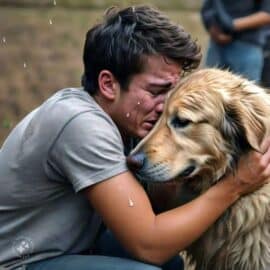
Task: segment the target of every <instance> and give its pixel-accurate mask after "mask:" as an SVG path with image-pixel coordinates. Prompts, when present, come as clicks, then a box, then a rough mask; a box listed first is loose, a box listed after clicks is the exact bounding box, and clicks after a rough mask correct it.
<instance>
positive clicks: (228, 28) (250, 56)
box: [201, 0, 270, 82]
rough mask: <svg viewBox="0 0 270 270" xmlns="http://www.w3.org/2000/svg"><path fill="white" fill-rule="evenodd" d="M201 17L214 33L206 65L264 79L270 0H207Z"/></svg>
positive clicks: (209, 30)
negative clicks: (264, 53)
mask: <svg viewBox="0 0 270 270" xmlns="http://www.w3.org/2000/svg"><path fill="white" fill-rule="evenodd" d="M201 17H202V21H203V24H204V26H205V28H206V30H207V31H208V33H209V35H210V41H209V45H208V50H207V53H206V59H205V65H206V66H208V67H220V68H225V69H226V68H228V69H229V70H231V71H233V72H235V73H238V74H240V75H243V76H244V77H246V78H247V79H250V80H253V81H256V82H260V80H261V74H262V69H263V64H264V56H263V47H264V43H265V35H266V28H265V26H266V25H269V24H270V0H245V1H235V0H204V2H203V5H202V8H201Z"/></svg>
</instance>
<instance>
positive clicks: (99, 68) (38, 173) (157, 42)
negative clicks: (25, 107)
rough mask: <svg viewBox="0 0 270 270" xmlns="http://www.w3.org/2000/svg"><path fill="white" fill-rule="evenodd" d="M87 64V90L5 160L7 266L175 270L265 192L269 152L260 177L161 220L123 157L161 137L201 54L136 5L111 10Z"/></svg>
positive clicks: (63, 99) (49, 108)
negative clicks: (162, 118)
mask: <svg viewBox="0 0 270 270" xmlns="http://www.w3.org/2000/svg"><path fill="white" fill-rule="evenodd" d="M83 59H84V68H85V69H84V76H83V86H84V87H83V89H74V88H69V89H64V90H61V91H59V92H57V93H56V94H55V95H53V96H52V97H51V98H49V99H48V100H47V101H46V102H44V103H43V104H42V105H41V106H40V107H39V108H37V109H36V110H34V111H33V112H31V113H30V114H29V115H28V116H26V117H25V119H23V120H22V121H21V122H20V123H19V124H18V125H17V126H16V127H15V129H14V130H13V131H12V132H11V134H10V135H9V137H8V138H7V140H6V141H5V142H4V144H3V147H2V149H1V152H0V181H1V190H0V213H1V215H0V224H1V229H0V250H1V252H0V261H1V266H2V267H6V268H7V269H14V268H16V267H22V268H23V267H25V268H26V269H28V270H41V269H50V270H54V269H55V270H56V269H66V270H75V269H76V270H77V269H81V270H84V269H104V270H105V269H110V270H111V269H119V270H122V269H137V270H139V269H149V270H154V269H160V268H159V267H158V266H154V265H163V266H162V267H163V269H169V268H166V267H167V264H165V263H166V262H168V261H170V260H171V259H172V258H175V257H174V256H176V255H177V254H178V252H179V251H180V250H182V249H184V248H185V247H186V246H187V245H189V244H190V243H191V242H192V241H194V240H195V239H197V238H198V237H199V236H200V235H201V234H202V233H203V232H204V231H205V230H206V229H207V228H208V227H209V226H210V225H211V224H212V223H213V222H214V221H215V220H216V219H217V218H218V217H219V216H220V215H221V214H222V213H223V212H224V211H225V210H226V208H227V207H229V206H230V205H231V204H232V203H234V202H235V200H237V199H238V198H239V197H240V196H241V195H243V194H246V193H248V192H250V191H253V190H255V189H256V188H258V187H259V186H261V185H262V184H263V183H265V181H266V180H265V179H266V177H268V176H269V174H270V172H269V170H270V166H268V164H269V159H270V151H268V152H267V151H265V152H266V153H265V154H264V155H263V156H261V155H259V154H253V156H252V162H253V163H254V169H253V175H248V173H249V172H246V171H245V168H244V166H243V165H242V166H240V168H239V171H238V173H237V174H236V176H228V177H227V179H224V180H223V181H221V182H220V183H219V184H217V185H216V186H215V187H213V188H211V189H210V190H209V191H208V192H206V193H205V194H204V195H202V196H201V197H199V198H198V199H196V200H194V201H193V202H191V203H189V204H187V205H185V206H183V207H179V208H176V209H173V210H171V211H168V212H164V213H162V214H159V215H155V214H154V212H153V210H152V207H151V204H150V202H149V199H148V197H147V194H146V193H145V191H144V189H143V188H142V186H141V185H140V183H139V182H138V181H137V180H136V179H135V178H134V176H133V175H132V173H131V172H129V170H128V168H127V165H126V160H125V159H126V158H125V152H126V153H128V152H129V150H128V149H129V148H131V147H132V145H131V144H132V140H133V139H140V138H143V137H144V136H145V135H146V134H147V133H148V132H149V131H150V130H151V128H152V127H153V125H154V124H155V122H156V121H157V119H158V118H159V115H160V114H161V112H162V110H163V104H164V100H165V96H166V94H167V93H168V91H170V89H172V88H173V87H174V85H175V84H176V83H177V82H178V81H179V80H180V78H181V74H182V73H183V71H187V70H192V69H193V68H194V67H196V66H197V65H198V63H199V60H200V51H199V49H198V47H197V45H196V43H194V42H193V41H192V40H191V38H190V36H189V35H188V34H187V33H186V32H185V31H184V30H183V29H182V28H181V27H179V26H177V25H176V24H173V23H172V22H171V21H170V20H169V19H168V18H167V17H166V16H165V15H163V14H161V13H160V12H158V11H156V10H155V9H153V8H150V7H147V6H138V7H128V8H126V9H123V10H120V11H117V10H115V9H112V10H110V11H109V12H108V13H107V15H106V17H105V19H104V21H103V22H102V23H100V24H98V25H96V26H94V27H93V28H92V29H90V30H89V32H88V33H87V36H86V41H85V47H84V57H83ZM263 148H264V149H266V147H265V146H264V147H263ZM254 176H256V177H254ZM242 179H245V181H243V180H242ZM205 213H207V215H205ZM101 220H102V221H104V223H105V224H106V226H107V227H108V228H109V229H110V230H111V231H112V232H113V234H114V236H115V237H116V238H117V239H118V241H119V242H120V243H121V246H123V247H124V249H125V252H126V255H123V256H125V257H129V259H127V258H119V257H118V258H116V257H112V256H110V255H111V254H110V251H108V253H106V252H104V250H106V248H107V247H108V246H109V245H110V244H111V242H110V241H109V240H108V242H107V241H106V239H105V241H103V243H104V242H105V244H103V246H102V244H101V245H100V241H99V240H97V235H98V231H99V227H100V224H101ZM97 243H98V245H99V247H98V249H97V248H95V244H97ZM97 250H99V251H97ZM90 251H92V254H91V255H90V253H91V252H90ZM82 254H84V255H82ZM99 254H102V255H105V256H96V255H99ZM178 262H179V261H178ZM164 264H165V265H164ZM177 267H178V269H180V267H182V266H181V262H179V263H178V266H177ZM174 269H177V268H176V267H175V268H174Z"/></svg>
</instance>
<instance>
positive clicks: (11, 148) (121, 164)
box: [0, 88, 127, 269]
mask: <svg viewBox="0 0 270 270" xmlns="http://www.w3.org/2000/svg"><path fill="white" fill-rule="evenodd" d="M125 171H127V166H126V161H125V155H124V149H123V142H122V139H121V136H120V133H119V131H118V129H117V127H116V126H115V124H114V123H113V121H112V120H111V118H110V117H109V116H108V115H107V114H106V113H105V112H104V111H103V110H102V109H101V108H100V107H99V106H98V104H97V103H96V102H95V101H94V100H93V99H92V97H91V96H90V95H89V94H88V93H86V92H84V91H83V90H82V89H75V88H70V89H64V90H61V91H59V92H57V93H56V94H54V95H53V96H52V97H51V98H49V99H48V100H47V101H46V102H45V103H43V104H42V105H41V106H40V107H38V108H37V109H36V110H34V111H33V112H31V113H30V114H29V115H27V116H26V117H25V118H24V119H23V120H22V121H21V122H20V123H19V124H18V125H17V126H16V127H15V128H14V130H13V131H12V132H11V134H10V135H9V137H8V138H7V140H6V141H5V142H4V144H3V146H2V148H1V150H0V269H2V268H3V269H14V268H16V267H18V266H22V269H23V268H24V267H23V265H24V264H27V263H29V262H33V261H37V260H41V259H44V258H49V257H53V256H58V255H61V254H76V253H80V252H82V251H86V250H88V249H90V248H91V246H92V244H93V241H94V239H95V236H96V233H97V231H98V228H99V226H100V223H101V220H100V218H99V217H98V215H97V214H96V213H95V212H94V211H93V209H92V208H91V205H90V204H89V202H88V201H87V199H86V198H85V196H84V195H83V194H82V193H80V192H79V191H81V190H82V189H83V188H85V187H88V186H91V185H93V184H95V183H97V182H100V181H103V180H106V179H108V178H110V177H113V176H115V175H117V174H120V173H123V172H125ZM20 269H21V268H20Z"/></svg>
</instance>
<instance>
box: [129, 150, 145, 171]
mask: <svg viewBox="0 0 270 270" xmlns="http://www.w3.org/2000/svg"><path fill="white" fill-rule="evenodd" d="M144 162H145V154H144V153H143V152H139V153H136V154H132V155H129V156H128V157H127V164H128V167H129V168H130V169H131V170H132V171H135V172H136V171H138V170H140V169H141V168H142V167H143V165H144Z"/></svg>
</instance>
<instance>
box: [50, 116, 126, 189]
mask: <svg viewBox="0 0 270 270" xmlns="http://www.w3.org/2000/svg"><path fill="white" fill-rule="evenodd" d="M47 163H48V165H49V167H50V168H51V170H54V171H55V172H57V174H58V175H62V176H63V178H64V180H65V181H69V182H70V183H71V184H72V185H73V187H74V189H75V191H76V192H78V191H80V190H81V189H83V188H85V187H88V186H90V185H93V184H95V183H98V182H100V181H103V180H106V179H108V178H110V177H113V176H115V175H117V174H120V173H123V172H125V171H127V170H128V168H127V165H126V158H125V155H124V148H123V143H122V139H121V136H120V133H119V131H118V129H117V128H116V126H115V125H114V123H113V122H112V121H111V120H110V119H109V118H108V117H105V116H104V115H102V114H101V113H99V112H96V113H95V112H85V113H81V114H80V115H78V116H76V117H74V118H73V119H71V120H70V121H69V122H68V123H67V124H66V125H65V127H64V128H63V129H62V131H61V133H60V134H59V136H58V138H57V140H56V141H55V143H54V144H53V145H52V147H51V150H50V152H49V156H48V161H47Z"/></svg>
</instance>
